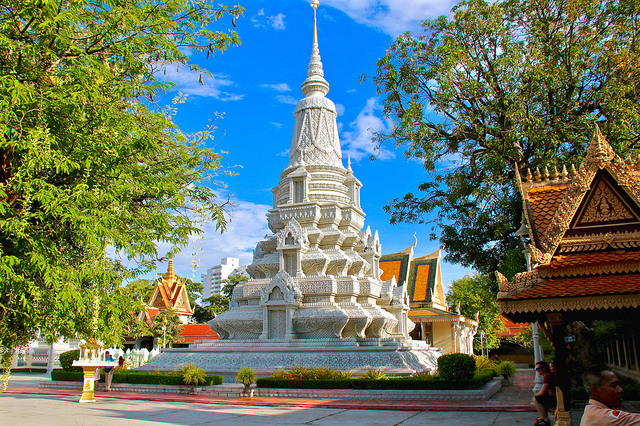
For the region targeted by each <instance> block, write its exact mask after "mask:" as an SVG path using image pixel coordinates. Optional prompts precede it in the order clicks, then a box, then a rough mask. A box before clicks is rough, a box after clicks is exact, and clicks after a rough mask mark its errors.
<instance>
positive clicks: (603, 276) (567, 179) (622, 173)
mask: <svg viewBox="0 0 640 426" xmlns="http://www.w3.org/2000/svg"><path fill="white" fill-rule="evenodd" d="M518 186H519V188H520V192H521V194H522V199H523V207H524V213H525V218H526V223H527V225H528V228H529V235H530V237H531V244H529V245H528V246H527V249H528V251H529V253H530V254H531V261H532V267H533V270H532V271H531V272H526V273H521V274H517V275H516V276H515V278H514V280H513V282H509V281H508V280H507V279H506V278H504V277H503V276H502V275H501V274H499V273H497V275H498V283H499V287H500V292H499V293H498V302H499V304H500V309H501V311H502V312H503V313H504V314H505V315H507V316H508V317H509V318H511V319H514V318H516V319H517V320H518V321H523V320H527V319H526V318H525V316H526V315H525V313H527V312H528V313H535V312H544V311H549V310H552V311H553V310H555V311H571V310H584V309H606V308H625V307H637V306H638V303H639V302H640V164H637V163H636V162H634V161H631V160H630V159H629V160H627V161H625V160H623V159H622V158H621V157H620V156H618V155H617V154H616V153H615V152H614V151H613V149H612V148H611V146H610V145H609V144H608V143H607V141H606V140H605V138H604V136H603V135H602V133H601V132H600V130H599V129H598V128H597V127H596V130H595V132H594V135H593V138H592V141H591V144H590V146H589V150H588V152H587V156H586V158H585V160H584V162H583V164H582V165H581V166H580V168H579V169H578V170H577V171H576V169H575V167H573V166H571V167H570V171H567V167H566V166H565V167H563V168H562V172H560V173H559V172H558V171H557V168H555V167H554V170H553V171H552V172H549V170H548V169H547V168H545V170H544V171H543V172H540V171H539V170H538V171H536V173H535V174H532V173H531V172H530V171H528V172H527V174H526V176H524V177H521V176H519V175H518ZM529 316H530V315H529ZM528 319H531V318H528Z"/></svg>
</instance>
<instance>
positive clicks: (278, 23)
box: [251, 9, 287, 30]
mask: <svg viewBox="0 0 640 426" xmlns="http://www.w3.org/2000/svg"><path fill="white" fill-rule="evenodd" d="M284 18H286V15H284V14H282V13H278V14H277V15H269V16H267V14H266V13H265V12H264V9H260V10H258V13H256V14H255V15H253V16H252V17H251V23H252V24H253V26H254V27H256V28H264V27H267V26H269V27H271V28H273V29H275V30H284V29H285V28H286V27H287V25H286V24H285V22H284Z"/></svg>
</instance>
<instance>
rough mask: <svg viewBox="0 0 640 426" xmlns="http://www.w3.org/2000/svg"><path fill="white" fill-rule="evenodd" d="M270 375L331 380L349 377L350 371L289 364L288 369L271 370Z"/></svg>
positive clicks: (283, 377) (276, 377)
mask: <svg viewBox="0 0 640 426" xmlns="http://www.w3.org/2000/svg"><path fill="white" fill-rule="evenodd" d="M271 377H272V378H275V379H301V380H333V379H347V378H349V377H351V372H350V371H341V370H334V369H333V368H329V367H302V366H298V365H296V364H293V365H290V366H289V369H288V370H282V369H275V370H273V371H272V372H271Z"/></svg>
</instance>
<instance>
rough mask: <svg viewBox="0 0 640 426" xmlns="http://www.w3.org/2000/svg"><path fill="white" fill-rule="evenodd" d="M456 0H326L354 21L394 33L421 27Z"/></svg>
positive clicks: (390, 33)
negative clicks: (421, 21)
mask: <svg viewBox="0 0 640 426" xmlns="http://www.w3.org/2000/svg"><path fill="white" fill-rule="evenodd" d="M456 3H457V0H444V1H442V0H323V2H322V4H323V5H326V6H331V7H334V8H336V9H338V10H341V11H342V12H344V13H345V14H347V15H348V16H349V17H351V18H352V19H353V20H354V21H356V22H358V23H361V24H364V25H367V26H369V27H373V28H377V29H379V30H381V31H384V32H385V33H387V34H389V35H391V36H393V37H395V36H397V35H399V34H401V33H403V32H405V31H419V30H420V20H424V19H432V18H436V17H438V16H440V15H446V14H448V13H449V12H450V10H451V8H452V7H453V6H454V5H455V4H456Z"/></svg>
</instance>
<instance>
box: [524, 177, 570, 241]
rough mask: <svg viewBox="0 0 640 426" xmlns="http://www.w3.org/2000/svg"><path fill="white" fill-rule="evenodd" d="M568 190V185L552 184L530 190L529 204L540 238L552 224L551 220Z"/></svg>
mask: <svg viewBox="0 0 640 426" xmlns="http://www.w3.org/2000/svg"><path fill="white" fill-rule="evenodd" d="M566 190H567V184H562V185H552V184H550V185H545V186H541V187H534V188H531V189H530V190H529V192H528V198H529V204H530V205H531V213H532V214H533V218H534V221H535V227H536V231H537V233H538V235H539V236H541V235H542V234H544V231H545V230H546V229H547V226H549V223H551V219H553V216H554V214H555V213H556V210H557V209H558V206H559V205H560V202H561V201H562V198H563V197H564V194H565V192H566Z"/></svg>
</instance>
